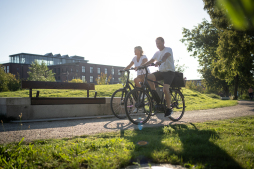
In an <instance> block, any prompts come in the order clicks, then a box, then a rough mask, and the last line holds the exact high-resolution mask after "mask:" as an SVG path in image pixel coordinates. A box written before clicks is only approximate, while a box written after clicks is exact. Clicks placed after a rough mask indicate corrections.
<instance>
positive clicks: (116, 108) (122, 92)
mask: <svg viewBox="0 0 254 169" xmlns="http://www.w3.org/2000/svg"><path fill="white" fill-rule="evenodd" d="M130 70H135V69H134V68H130V69H127V70H120V72H121V73H123V72H127V80H126V83H125V86H124V85H123V86H124V87H123V88H121V89H118V90H116V91H115V92H114V93H113V94H112V96H111V100H110V107H111V111H112V113H113V114H114V115H115V116H116V117H117V118H119V119H124V118H126V113H125V110H124V101H125V98H126V95H127V93H128V91H131V88H134V85H133V84H132V83H131V82H130V81H129V76H130ZM119 97H120V99H119Z"/></svg>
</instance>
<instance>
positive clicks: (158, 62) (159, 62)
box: [155, 53, 171, 66]
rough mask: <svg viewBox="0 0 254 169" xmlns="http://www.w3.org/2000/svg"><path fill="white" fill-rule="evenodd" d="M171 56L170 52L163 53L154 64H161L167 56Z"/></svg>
mask: <svg viewBox="0 0 254 169" xmlns="http://www.w3.org/2000/svg"><path fill="white" fill-rule="evenodd" d="M170 56H171V54H170V53H165V54H164V56H163V57H162V59H161V60H159V61H157V62H156V63H155V66H158V65H161V64H162V63H163V62H165V61H166V60H167V59H168V58H169V57H170Z"/></svg>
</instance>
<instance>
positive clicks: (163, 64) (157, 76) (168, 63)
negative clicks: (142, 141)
mask: <svg viewBox="0 0 254 169" xmlns="http://www.w3.org/2000/svg"><path fill="white" fill-rule="evenodd" d="M156 46H157V48H158V49H159V51H157V52H155V54H154V56H153V57H152V59H151V60H149V61H148V62H146V63H145V64H143V65H141V66H147V65H149V64H151V63H154V62H155V61H156V63H155V66H159V71H157V72H154V73H152V74H149V75H148V76H147V78H148V79H150V80H153V81H156V80H157V81H159V80H163V81H164V85H163V92H164V94H165V99H166V102H167V109H166V112H165V117H168V116H170V115H171V114H172V113H173V111H172V109H171V95H170V93H169V87H170V85H171V83H172V81H173V79H174V76H175V65H174V58H173V52H172V49H171V48H170V47H165V46H164V39H163V38H162V37H158V38H156ZM148 83H149V85H150V87H151V89H152V90H155V85H154V83H153V82H151V81H148Z"/></svg>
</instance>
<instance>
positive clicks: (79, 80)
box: [69, 79, 83, 83]
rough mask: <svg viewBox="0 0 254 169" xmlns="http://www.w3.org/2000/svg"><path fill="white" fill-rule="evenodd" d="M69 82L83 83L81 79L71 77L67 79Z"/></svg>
mask: <svg viewBox="0 0 254 169" xmlns="http://www.w3.org/2000/svg"><path fill="white" fill-rule="evenodd" d="M69 83H83V80H81V79H72V80H71V81H69Z"/></svg>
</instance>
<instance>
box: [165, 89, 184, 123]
mask: <svg viewBox="0 0 254 169" xmlns="http://www.w3.org/2000/svg"><path fill="white" fill-rule="evenodd" d="M170 93H171V106H172V110H173V113H172V115H171V116H169V117H168V118H169V119H170V120H172V121H179V120H180V119H181V118H182V117H183V115H184V111H185V101H184V96H183V94H182V93H181V92H180V91H179V90H174V89H173V90H171V92H170Z"/></svg>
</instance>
